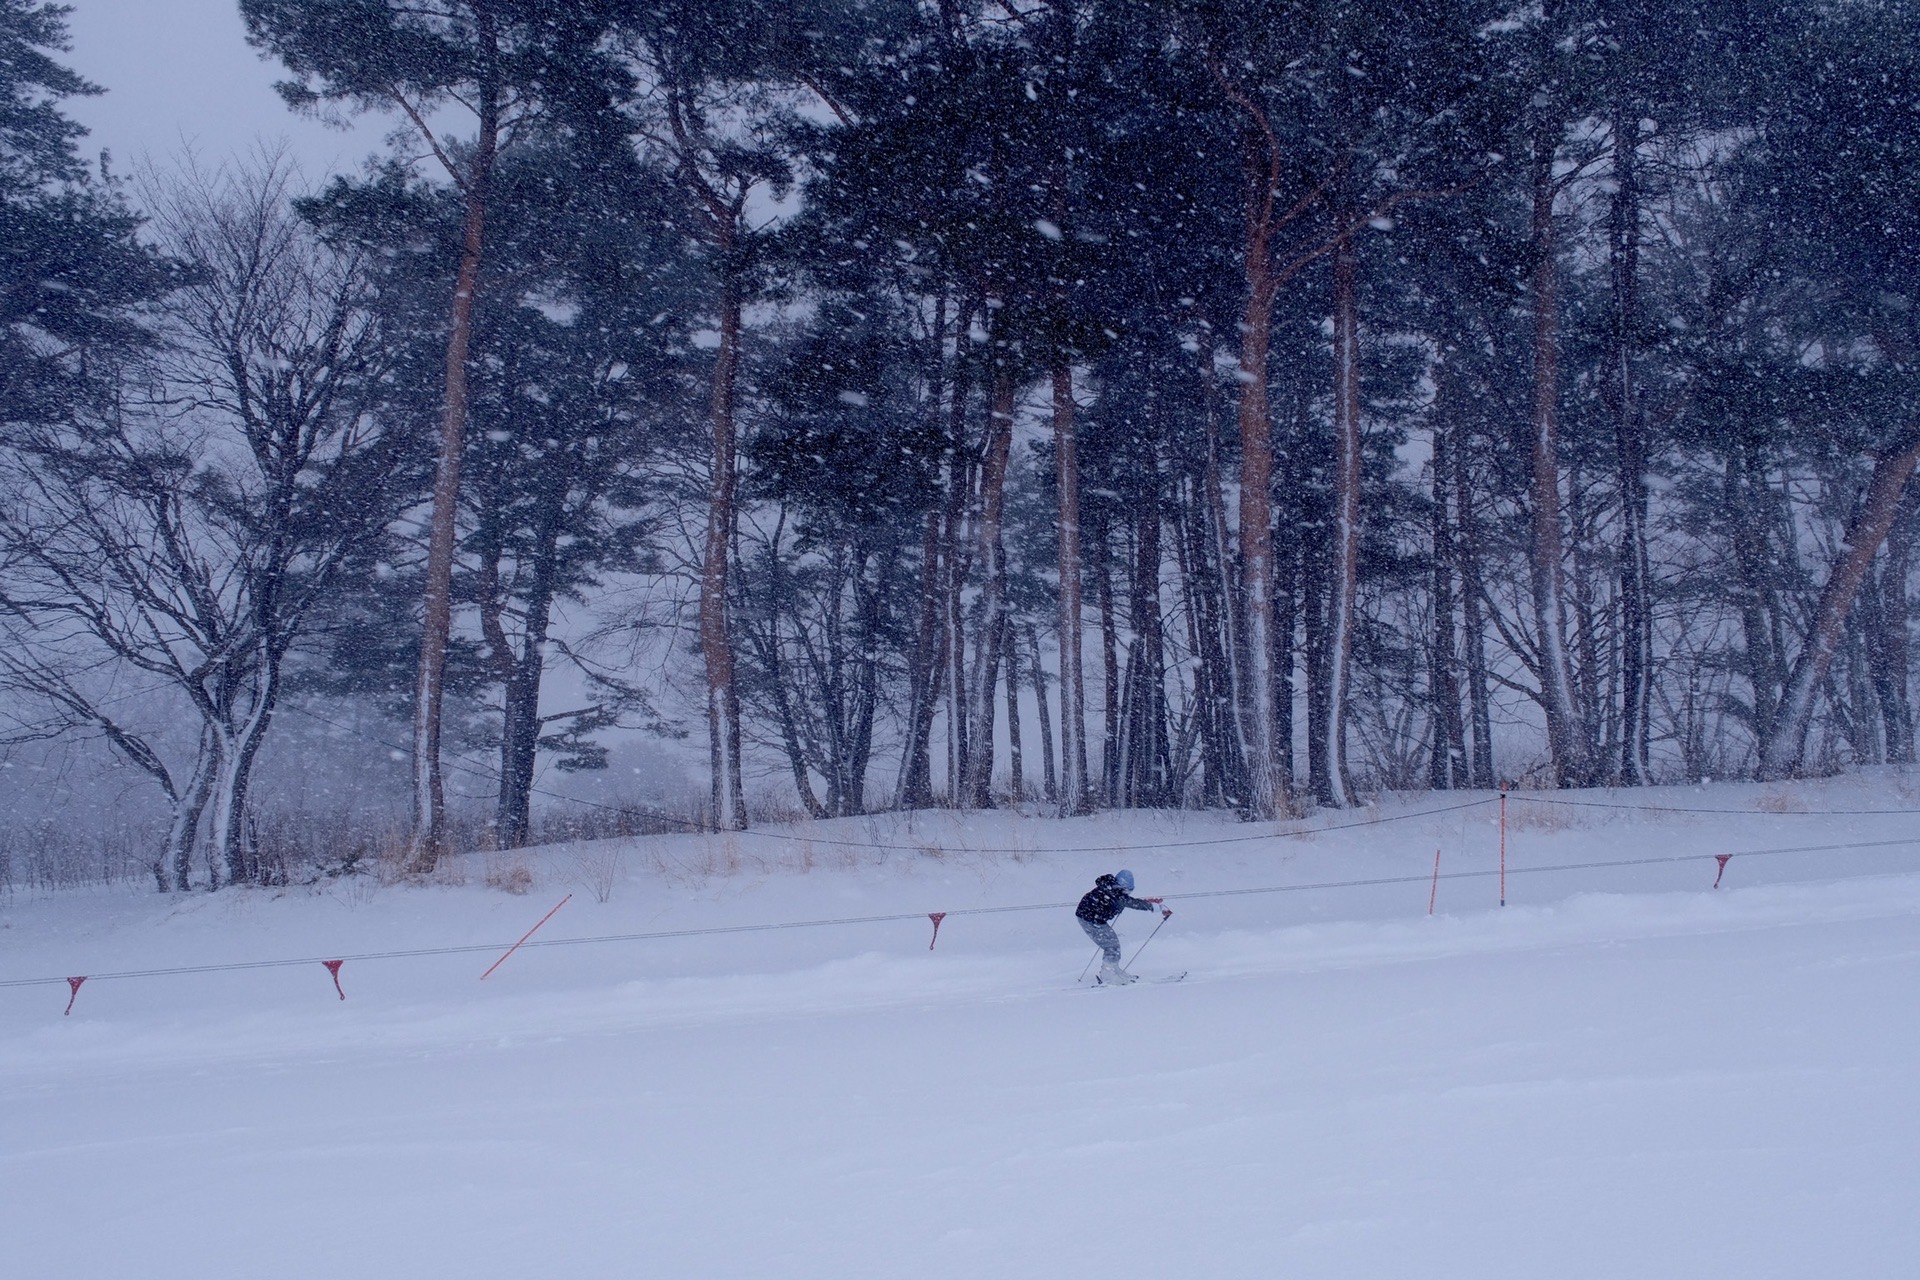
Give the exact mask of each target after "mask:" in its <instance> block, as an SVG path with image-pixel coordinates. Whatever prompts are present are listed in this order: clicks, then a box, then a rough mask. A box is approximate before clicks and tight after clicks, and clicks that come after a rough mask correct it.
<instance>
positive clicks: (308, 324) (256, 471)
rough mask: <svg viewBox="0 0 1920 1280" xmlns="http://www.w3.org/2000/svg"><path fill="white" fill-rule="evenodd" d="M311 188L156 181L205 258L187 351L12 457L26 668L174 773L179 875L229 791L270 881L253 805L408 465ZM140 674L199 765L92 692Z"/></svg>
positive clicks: (171, 853) (246, 863) (351, 270)
mask: <svg viewBox="0 0 1920 1280" xmlns="http://www.w3.org/2000/svg"><path fill="white" fill-rule="evenodd" d="M289 183H290V175H289V172H288V170H287V169H286V168H285V166H284V165H282V164H281V163H279V162H278V161H277V160H274V159H272V158H269V159H267V160H265V161H263V162H262V163H261V164H259V165H257V166H256V167H254V168H252V169H248V170H243V171H239V172H236V173H219V174H207V173H204V172H200V171H197V170H196V169H194V168H192V167H191V166H189V168H188V170H187V171H186V172H185V173H184V174H183V175H181V176H180V177H178V178H177V179H174V180H171V181H169V180H165V179H155V180H153V181H151V182H150V183H149V184H148V185H149V190H148V193H147V194H148V196H149V201H150V204H151V206H152V208H153V210H154V214H153V223H152V225H153V229H154V231H155V233H156V235H157V238H158V239H159V241H160V242H161V244H162V246H163V247H164V248H165V249H166V251H167V252H169V253H170V254H171V255H172V256H173V257H175V258H176V259H177V260H178V261H180V263H181V264H182V266H183V268H184V271H183V280H184V283H183V284H182V286H181V287H180V288H178V289H177V290H175V291H174V292H173V293H172V294H171V295H169V297H168V298H167V300H166V301H165V302H164V304H163V306H162V315H161V320H162V325H163V332H164V335H165V337H166V339H167V341H166V344H165V345H164V346H163V347H162V349H161V350H160V351H159V352H158V354H157V355H155V356H154V357H153V358H152V359H150V360H147V361H143V362H140V363H139V364H134V365H129V366H128V367H127V368H125V369H124V370H123V371H122V373H121V378H120V381H119V388H118V391H117V394H115V395H114V396H113V397H111V398H110V399H109V400H108V401H107V402H106V403H105V404H104V405H103V406H102V407H101V408H99V409H98V410H97V411H95V412H91V413H88V414H86V415H84V416H80V417H77V418H76V420H75V421H74V422H72V423H71V424H67V425H59V426H51V427H46V428H42V429H39V430H36V431H33V432H30V433H23V434H21V435H20V436H18V437H17V438H16V441H15V442H14V448H12V449H11V450H9V451H8V453H7V454H6V455H5V456H4V458H3V459H0V467H4V469H5V480H4V484H5V488H6V490H7V492H8V495H9V501H8V503H7V504H6V511H5V513H4V515H3V516H0V562H3V563H4V564H5V567H6V573H5V578H4V586H0V613H3V614H4V617H5V625H6V627H7V630H8V633H9V639H10V640H11V641H12V642H13V648H14V656H13V658H12V659H11V660H10V682H11V683H13V684H14V685H15V686H16V687H29V688H32V689H34V690H35V691H37V692H38V693H39V694H40V696H41V697H42V698H43V699H45V700H46V701H47V702H48V703H49V704H51V705H52V706H53V707H55V708H56V709H57V710H58V711H59V712H60V714H62V715H64V716H65V717H66V718H67V720H68V722H69V723H70V724H71V725H72V727H74V728H76V729H81V728H86V729H90V730H92V731H94V732H98V733H100V734H102V735H104V736H106V738H107V739H108V741H109V742H110V743H111V744H112V745H113V746H114V747H115V749H116V750H118V751H119V752H120V753H121V754H122V755H123V756H125V757H127V758H128V759H130V760H132V761H133V762H134V763H136V764H137V765H139V766H140V767H142V768H144V769H145V770H146V771H147V772H149V773H150V774H152V775H153V776H154V777H155V779H156V781H157V782H158V783H159V784H160V786H161V789H162V791H163V792H165V793H166V794H167V795H168V797H169V799H170V800H171V801H172V802H173V804H174V807H175V818H174V823H173V830H172V832H171V833H170V835H169V847H168V848H167V850H166V851H165V855H164V860H163V863H164V865H165V866H167V867H168V868H170V869H171V875H172V880H173V883H174V884H175V885H176V886H183V885H184V882H185V874H186V872H185V863H186V857H187V853H188V850H189V848H190V846H191V843H192V840H193V834H194V829H195V828H196V827H197V825H198V823H199V819H200V812H201V809H202V808H203V807H209V806H210V812H209V813H208V814H207V821H208V838H209V842H210V844H211V846H212V849H213V851H214V855H215V857H216V858H217V859H218V861H219V862H220V864H221V865H222V866H223V867H224V869H225V874H226V876H227V877H228V878H229V879H230V880H253V879H258V878H259V876H260V874H261V869H260V868H259V866H258V865H257V864H256V863H255V862H254V861H253V859H252V857H251V854H250V851H249V850H248V849H247V848H246V843H245V840H244V838H243V819H244V817H245V814H246V811H247V789H248V784H249V781H250V779H251V776H252V770H253V765H254V762H255V760H256V759H257V758H258V755H259V751H260V747H261V744H262V743H263V742H264V740H265V738H266V734H267V732H268V729H269V728H270V726H271V724H272V721H273V716H274V711H275V708H276V706H277V705H278V702H279V697H280V692H281V672H282V667H283V664H284V662H285V659H286V657H287V655H288V653H289V652H290V650H291V649H292V647H293V646H294V644H295V643H296V642H297V641H298V639H299V638H300V636H301V635H302V633H303V630H304V629H305V628H306V626H307V625H308V622H309V620H310V618H311V616H312V612H313V607H314V605H315V604H316V603H317V602H318V601H319V600H320V599H321V597H322V596H323V595H324V594H325V593H326V592H327V591H328V590H329V589H331V588H332V587H333V586H334V585H335V583H336V580H337V579H338V577H339V574H340V571H341V570H342V568H343V567H344V566H345V565H347V564H348V562H349V561H350V560H352V559H353V558H354V557H355V556H357V555H360V554H361V553H363V552H369V551H371V550H372V549H373V548H374V547H375V545H376V544H377V542H378V541H379V539H380V538H381V537H382V536H383V535H384V532H385V530H386V527H387V524H388V522H389V520H390V519H391V517H392V515H393V511H394V506H395V502H396V499H397V498H398V496H399V494H400V492H401V490H402V486H403V485H404V483H405V479H406V471H407V469H406V468H405V467H403V466H401V465H399V461H400V460H399V458H398V457H397V455H396V450H397V448H398V444H397V442H396V441H394V440H392V439H390V438H389V437H388V436H387V435H386V434H385V433H384V432H383V431H382V430H381V427H380V425H379V423H378V421H377V419H376V418H375V416H374V415H373V414H372V413H371V412H370V407H371V405H370V398H371V396H372V395H373V394H374V392H375V389H376V386H377V382H378V378H379V375H380V373H381V370H382V361H383V359H384V356H383V351H382V346H381V342H380V336H379V334H378V332H377V330H376V329H375V327H374V324H373V321H372V320H371V318H370V316H369V314H368V312H367V311H366V310H365V309H364V308H363V307H362V305H361V303H362V289H363V285H364V280H363V277H362V274H361V271H360V268H359V264H358V263H357V262H356V261H355V260H354V259H353V258H352V257H350V256H343V255H341V254H338V253H336V252H335V251H333V250H331V249H329V248H328V247H327V246H325V245H323V244H321V243H320V242H319V241H318V240H317V239H316V237H315V236H314V235H313V233H312V232H311V231H310V230H309V229H308V228H307V227H306V226H305V225H304V224H302V223H301V222H300V221H299V220H298V219H297V218H296V217H295V216H294V214H293V213H292V211H291V209H290V207H289V204H288V195H289ZM122 671H134V672H139V673H142V674H144V675H146V676H148V677H150V678H152V679H153V683H155V684H156V685H157V686H158V687H160V688H164V689H165V690H166V691H167V693H168V694H170V695H172V696H174V697H177V698H179V699H182V700H184V702H185V703H186V704H187V705H188V706H189V707H190V708H191V709H192V711H193V712H194V713H195V714H196V715H197V718H198V722H199V724H200V726H201V732H200V735H199V748H198V755H197V757H196V758H195V761H196V762H195V763H194V764H193V766H192V767H191V768H190V769H187V770H186V771H185V777H186V781H184V782H182V781H179V778H180V777H181V776H182V775H181V769H180V768H179V767H178V766H174V767H168V766H166V765H164V763H163V762H162V760H161V756H162V749H161V748H160V747H159V746H157V745H156V743H155V742H154V741H153V740H152V739H139V738H138V737H137V736H136V735H135V734H134V733H133V732H132V731H131V730H130V729H129V728H128V727H127V726H125V725H123V724H122V723H121V722H120V721H118V720H116V719H114V718H113V716H112V715H111V714H110V713H108V712H107V710H106V707H105V704H104V703H103V702H102V701H100V700H99V699H98V698H97V697H96V696H95V695H94V694H93V693H92V692H91V690H92V689H93V688H95V687H99V686H101V685H103V684H104V682H105V679H106V678H107V677H108V676H110V675H111V674H113V673H117V672H122Z"/></svg>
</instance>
